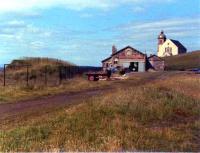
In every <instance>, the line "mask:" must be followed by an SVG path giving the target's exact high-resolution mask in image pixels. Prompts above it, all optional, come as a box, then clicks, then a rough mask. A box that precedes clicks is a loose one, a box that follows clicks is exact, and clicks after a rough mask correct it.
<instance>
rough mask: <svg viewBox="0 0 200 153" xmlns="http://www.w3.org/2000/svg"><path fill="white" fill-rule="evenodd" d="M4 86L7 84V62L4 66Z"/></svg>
mask: <svg viewBox="0 0 200 153" xmlns="http://www.w3.org/2000/svg"><path fill="white" fill-rule="evenodd" d="M3 86H4V87H5V86H6V64H4V68H3Z"/></svg>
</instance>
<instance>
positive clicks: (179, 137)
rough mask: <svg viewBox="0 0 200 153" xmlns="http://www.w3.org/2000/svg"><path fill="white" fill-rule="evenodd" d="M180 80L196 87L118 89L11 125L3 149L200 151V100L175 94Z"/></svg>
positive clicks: (162, 83) (3, 136)
mask: <svg viewBox="0 0 200 153" xmlns="http://www.w3.org/2000/svg"><path fill="white" fill-rule="evenodd" d="M178 78H183V79H182V83H185V85H184V87H183V86H181V87H182V90H186V89H188V88H191V89H192V88H194V87H195V86H196V83H197V79H196V76H194V77H191V76H184V77H183V76H178V77H173V78H168V79H166V80H164V81H158V82H156V83H155V82H154V83H149V84H146V85H143V86H140V87H136V86H129V87H126V89H124V88H123V89H120V88H116V92H113V93H107V94H105V95H104V96H99V97H91V98H90V99H83V100H82V103H81V104H79V105H77V106H73V107H69V108H63V109H61V110H55V111H52V112H51V113H49V114H44V115H43V116H40V117H38V118H36V117H34V116H32V117H31V118H30V119H28V121H26V122H25V121H23V117H22V118H21V119H20V120H21V122H20V123H17V124H15V125H13V124H12V123H7V126H6V127H4V128H3V129H2V130H1V131H0V140H1V143H0V150H1V151H199V150H200V145H199V131H200V121H199V116H200V99H199V98H196V97H195V95H187V94H185V92H183V91H179V90H176V89H178V86H180V84H179V83H176V82H174V81H176V80H177V79H178ZM184 78H185V79H184ZM188 81H189V82H188ZM131 82H132V83H133V84H135V83H134V81H133V80H129V84H130V83H131ZM167 82H170V83H168V84H167ZM172 82H174V84H173V85H171V83H172ZM130 85H131V84H130Z"/></svg>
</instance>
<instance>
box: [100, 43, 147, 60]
mask: <svg viewBox="0 0 200 153" xmlns="http://www.w3.org/2000/svg"><path fill="white" fill-rule="evenodd" d="M128 48H130V49H132V50H134V51H135V52H137V53H138V54H141V55H144V56H145V54H144V53H142V52H140V51H138V50H137V49H135V48H133V47H131V46H127V47H124V48H122V49H121V50H119V51H117V52H116V53H114V54H112V55H111V56H110V57H108V58H106V59H104V60H103V61H102V62H105V61H107V60H109V59H111V58H112V57H113V56H114V55H117V54H119V53H121V52H123V51H124V50H126V49H128Z"/></svg>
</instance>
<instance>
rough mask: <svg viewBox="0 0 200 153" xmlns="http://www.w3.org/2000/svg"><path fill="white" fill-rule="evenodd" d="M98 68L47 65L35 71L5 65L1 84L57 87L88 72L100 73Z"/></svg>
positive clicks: (24, 67) (31, 68)
mask: <svg viewBox="0 0 200 153" xmlns="http://www.w3.org/2000/svg"><path fill="white" fill-rule="evenodd" d="M98 70H100V68H98V67H87V66H85V67H84V66H64V65H55V66H51V65H46V66H43V67H41V68H39V69H35V68H34V67H33V66H31V65H28V64H20V65H11V64H4V68H3V71H1V72H0V84H2V86H10V85H27V86H30V85H45V86H57V85H60V84H62V83H63V82H65V81H66V80H70V79H72V78H74V77H78V76H79V77H80V76H83V75H84V73H86V72H88V71H98Z"/></svg>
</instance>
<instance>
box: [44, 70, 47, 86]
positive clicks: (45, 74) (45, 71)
mask: <svg viewBox="0 0 200 153" xmlns="http://www.w3.org/2000/svg"><path fill="white" fill-rule="evenodd" d="M44 77H45V78H44V79H45V85H46V86H47V66H45V70H44Z"/></svg>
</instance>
